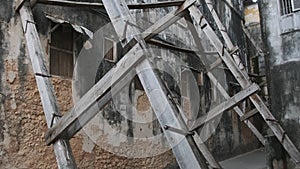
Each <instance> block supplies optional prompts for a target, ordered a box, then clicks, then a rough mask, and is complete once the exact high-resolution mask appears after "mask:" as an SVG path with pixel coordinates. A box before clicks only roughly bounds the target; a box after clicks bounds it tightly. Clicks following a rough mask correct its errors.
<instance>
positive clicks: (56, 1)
mask: <svg viewBox="0 0 300 169" xmlns="http://www.w3.org/2000/svg"><path fill="white" fill-rule="evenodd" d="M183 2H184V1H183V0H178V1H167V2H152V3H133V4H128V7H129V9H146V8H164V7H171V6H179V5H181V4H183ZM38 3H41V4H47V5H57V6H66V7H87V8H104V5H103V3H96V2H74V1H66V0H38Z"/></svg>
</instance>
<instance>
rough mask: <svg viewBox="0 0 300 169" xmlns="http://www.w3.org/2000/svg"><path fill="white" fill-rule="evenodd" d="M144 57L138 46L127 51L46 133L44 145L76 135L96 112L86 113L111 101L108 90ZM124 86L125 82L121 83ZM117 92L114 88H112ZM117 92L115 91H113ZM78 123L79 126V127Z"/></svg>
mask: <svg viewBox="0 0 300 169" xmlns="http://www.w3.org/2000/svg"><path fill="white" fill-rule="evenodd" d="M144 59H145V57H144V55H143V53H142V52H141V51H139V48H138V46H135V47H134V48H133V49H132V50H131V51H129V52H128V53H127V54H126V55H125V56H124V57H123V58H122V59H121V60H120V61H119V62H118V63H117V64H116V65H115V66H114V67H113V68H112V69H111V70H110V71H109V72H108V73H106V74H105V75H104V77H102V78H101V79H100V80H99V81H98V82H97V83H96V84H95V85H94V86H93V87H92V88H91V89H90V90H89V91H88V92H87V93H86V94H85V95H84V96H83V97H82V98H81V99H80V100H79V101H78V103H76V104H75V106H74V108H72V109H71V111H70V112H68V113H67V114H66V115H64V116H63V117H62V118H61V120H60V121H59V122H58V123H57V125H55V126H54V127H52V128H51V129H49V130H48V132H47V133H46V143H47V144H51V143H52V142H53V141H55V140H57V139H59V138H60V137H66V138H70V137H72V136H73V135H74V134H75V133H77V132H78V131H79V130H80V129H81V128H82V127H83V126H84V125H85V124H86V123H88V122H89V120H90V119H91V118H92V117H94V116H95V115H96V114H97V112H95V111H88V110H89V109H90V108H91V107H93V106H94V105H96V103H98V106H99V107H103V106H105V104H106V103H107V102H108V101H109V100H110V99H111V97H112V96H111V95H108V94H107V93H110V90H111V89H112V88H113V87H114V86H116V85H117V83H119V82H120V80H121V79H122V78H124V77H126V74H127V73H129V72H130V71H131V70H132V69H133V68H134V67H135V66H136V65H137V64H138V63H140V62H141V61H142V60H144ZM131 78H133V77H131ZM123 84H124V85H126V82H123ZM113 89H114V90H117V89H116V88H113ZM114 92H117V91H114ZM79 123H80V125H79Z"/></svg>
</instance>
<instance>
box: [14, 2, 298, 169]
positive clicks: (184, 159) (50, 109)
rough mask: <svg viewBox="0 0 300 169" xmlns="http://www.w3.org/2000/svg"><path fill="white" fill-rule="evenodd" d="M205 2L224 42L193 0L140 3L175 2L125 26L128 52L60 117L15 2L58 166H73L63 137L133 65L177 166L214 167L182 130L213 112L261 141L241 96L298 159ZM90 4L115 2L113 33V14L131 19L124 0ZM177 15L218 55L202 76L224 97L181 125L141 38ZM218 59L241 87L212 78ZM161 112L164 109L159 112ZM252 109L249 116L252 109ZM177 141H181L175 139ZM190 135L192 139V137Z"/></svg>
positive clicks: (28, 24)
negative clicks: (236, 119)
mask: <svg viewBox="0 0 300 169" xmlns="http://www.w3.org/2000/svg"><path fill="white" fill-rule="evenodd" d="M205 1H206V4H207V5H208V7H209V9H210V10H211V12H212V15H213V18H214V20H215V21H216V23H217V25H218V28H219V29H220V30H221V33H222V36H223V38H224V39H225V43H226V46H225V45H224V44H222V42H221V41H220V39H219V38H218V37H217V35H216V34H215V32H214V31H213V29H212V28H211V27H210V25H209V24H208V22H207V21H206V19H205V18H204V16H203V15H202V13H201V12H200V11H199V10H198V8H197V7H196V4H197V5H198V4H199V2H198V1H197V0H186V1H176V2H172V3H171V2H168V3H163V2H162V3H158V4H146V5H145V6H147V5H148V6H147V7H148V8H151V7H163V6H170V5H171V6H173V5H179V4H180V6H179V7H178V9H177V10H174V11H172V12H171V13H169V14H167V15H166V16H165V17H163V18H162V19H160V20H159V21H157V22H156V23H155V24H153V25H152V26H151V27H149V28H148V29H147V30H146V31H144V33H142V34H140V32H139V31H138V30H136V29H135V28H130V29H129V30H128V31H129V32H128V34H127V36H130V35H136V34H138V35H139V36H133V39H127V42H126V43H123V44H122V45H123V47H124V48H128V51H127V53H126V54H125V56H124V57H123V58H122V59H121V60H120V61H119V62H118V63H117V65H116V66H115V67H114V68H112V69H111V70H110V71H109V72H108V73H107V74H106V75H105V76H104V77H103V78H102V79H101V80H100V81H98V82H97V83H96V84H95V86H94V87H92V88H91V89H90V90H89V91H88V92H87V93H86V94H85V95H84V96H83V97H82V98H81V99H80V101H79V102H78V103H77V104H76V105H75V106H74V108H72V109H71V110H70V112H68V113H67V114H66V115H64V116H63V117H62V118H61V119H59V117H60V116H61V115H60V114H59V111H58V108H57V105H56V100H55V96H54V93H53V88H52V86H51V83H50V80H49V77H50V76H49V74H48V71H47V69H46V67H45V65H44V60H43V59H44V53H43V49H42V47H41V44H40V40H39V38H38V34H37V31H36V27H35V25H34V21H33V17H32V12H31V9H30V4H29V1H19V4H20V5H18V6H17V9H19V10H20V11H19V12H20V15H21V19H22V26H23V30H24V33H25V37H26V40H27V46H28V49H29V50H28V51H29V55H30V58H31V62H32V65H33V69H34V72H35V75H36V81H37V85H38V88H39V91H40V95H41V100H42V104H43V108H44V112H45V116H46V120H47V124H48V127H49V128H50V129H49V131H48V132H47V134H46V143H47V144H48V145H49V144H52V143H53V144H54V150H55V154H56V157H57V162H58V166H59V168H76V164H75V161H74V158H73V156H72V151H71V149H70V146H69V143H68V139H70V138H71V137H72V136H73V135H75V134H76V133H77V132H78V131H79V130H80V129H81V128H82V127H83V126H84V125H85V124H86V123H88V122H89V121H90V120H91V119H92V118H93V117H94V116H95V115H96V114H97V111H92V108H93V107H94V106H99V107H100V108H102V107H103V106H105V104H107V103H108V102H109V101H110V100H111V98H112V95H111V92H110V90H111V89H112V88H113V87H114V90H117V91H118V90H120V88H122V85H125V84H126V83H127V82H129V81H130V80H131V79H132V77H133V75H132V71H134V70H135V71H136V73H137V74H138V76H139V78H140V80H141V82H142V84H143V86H144V87H145V86H147V87H148V88H145V91H146V93H147V95H148V97H149V100H150V103H151V105H152V106H153V109H154V111H155V113H156V115H157V116H161V115H163V116H161V118H160V119H159V121H160V123H161V126H162V127H163V130H164V133H165V135H166V137H167V139H168V140H169V142H170V144H171V146H175V147H173V152H174V155H175V156H176V159H177V161H178V163H179V165H180V166H181V167H182V168H184V167H189V168H190V167H192V168H207V165H206V164H205V161H204V159H205V160H207V161H208V162H209V165H210V166H212V167H214V168H221V167H220V165H219V164H218V163H217V162H216V161H215V160H214V158H213V156H212V155H211V154H210V152H209V151H208V149H207V147H206V146H205V145H204V144H203V142H202V141H201V138H200V137H199V135H197V133H196V134H195V135H193V136H192V135H190V134H188V133H189V132H190V131H193V130H194V129H196V128H198V127H201V126H202V125H203V124H204V123H205V122H207V121H209V120H212V119H213V118H214V117H217V116H218V115H219V114H221V113H222V112H223V111H225V110H228V109H230V108H232V107H233V109H234V110H235V111H236V112H237V114H238V115H239V116H240V117H241V118H242V120H243V121H244V122H245V124H246V125H247V126H248V127H249V128H250V129H251V131H252V132H253V133H254V134H255V135H256V136H257V138H258V139H259V140H260V141H261V142H262V144H264V138H263V136H262V135H261V134H260V133H259V131H258V130H257V129H256V128H255V126H254V125H253V124H252V123H251V122H250V121H249V120H248V118H247V117H251V116H250V115H248V116H247V114H246V115H245V114H244V112H242V111H241V110H240V108H239V107H238V106H236V105H237V104H238V103H239V102H240V101H242V100H244V99H246V98H250V100H251V102H252V103H253V104H254V105H255V107H256V108H255V109H254V110H255V111H254V110H253V112H255V113H257V112H259V113H260V115H261V116H262V117H263V119H264V120H265V121H266V123H267V125H268V126H269V127H270V129H271V130H272V131H273V132H274V134H275V135H276V137H277V138H278V139H279V140H280V141H281V143H282V145H283V146H284V148H285V149H286V150H287V152H288V153H289V154H290V156H291V157H292V158H293V159H294V160H295V161H296V162H297V163H298V162H299V161H300V154H299V152H298V150H297V149H296V147H295V146H294V144H293V143H292V142H291V140H290V139H289V137H288V136H287V135H286V134H285V131H284V130H283V129H282V127H281V126H280V125H279V124H278V122H277V121H276V119H275V118H274V117H273V115H272V114H271V112H270V111H269V110H268V108H267V107H266V105H265V104H264V103H263V101H262V99H261V98H260V97H259V96H258V95H257V94H256V91H257V90H258V89H259V88H258V86H257V85H255V84H253V83H252V82H251V81H249V77H248V75H247V74H246V72H245V70H244V68H243V65H242V64H241V62H240V60H239V57H238V55H237V53H236V51H237V50H235V49H234V46H233V44H232V42H231V41H230V39H229V36H228V34H227V32H226V30H225V28H224V26H223V25H222V23H221V22H220V20H219V18H218V16H217V15H216V13H215V12H214V10H213V7H212V6H211V2H210V0H205ZM38 2H40V3H47V4H52V5H58V4H59V3H60V5H62V3H63V4H64V5H66V6H70V4H68V2H70V1H68V2H65V1H62V0H49V1H47V0H39V1H38ZM72 3H73V4H71V5H77V6H82V5H86V6H89V5H91V4H76V3H75V2H72ZM74 3H75V4H74ZM92 5H95V4H92ZM96 5H98V7H100V6H101V7H103V6H104V7H105V8H107V9H110V8H109V7H110V6H111V5H114V6H118V7H119V11H118V10H115V11H111V10H107V11H108V14H109V16H110V18H111V19H112V22H113V25H114V27H115V29H116V32H120V31H117V30H118V29H119V28H120V27H118V26H116V25H115V23H116V22H118V23H119V24H121V25H122V26H121V28H124V27H125V26H126V23H125V22H124V20H123V21H122V20H114V19H113V18H115V16H118V15H120V16H121V18H122V19H127V21H131V22H132V20H131V19H132V18H131V16H130V13H129V8H128V7H130V6H127V5H126V4H125V2H124V1H119V0H103V4H96ZM149 5H150V6H149ZM151 5H152V6H151ZM145 6H144V7H145ZM90 7H95V6H90ZM130 8H138V7H137V6H135V7H134V5H132V6H131V7H130ZM120 9H121V10H120ZM188 14H190V15H188ZM182 17H185V19H187V20H188V21H195V22H189V24H188V28H189V29H190V31H191V32H192V35H193V38H194V40H195V42H196V45H197V47H198V49H199V52H200V53H201V51H203V50H201V49H203V47H202V46H201V42H200V38H199V36H198V34H199V33H200V32H202V31H203V32H204V33H205V34H206V35H207V38H208V39H209V40H210V42H211V43H212V44H213V45H214V47H215V49H216V51H217V52H218V54H219V56H220V59H219V60H217V61H216V62H215V63H213V64H212V65H206V66H207V68H208V70H207V75H208V77H209V78H210V80H211V81H212V82H213V84H214V85H215V86H216V87H217V89H218V90H219V91H220V93H221V94H222V95H223V96H224V97H225V99H227V100H226V101H225V102H224V103H222V104H221V105H219V106H217V107H216V108H214V109H212V110H211V111H209V112H208V114H207V116H205V117H203V118H200V119H197V120H196V121H195V122H194V123H193V124H192V125H187V126H186V124H184V123H183V120H182V119H181V118H177V117H176V115H177V114H180V111H179V110H178V109H180V108H179V107H178V105H174V104H172V103H173V102H172V101H171V100H170V98H168V97H166V90H165V89H164V86H163V85H161V82H160V80H159V79H158V78H157V77H156V75H155V73H154V72H153V70H152V66H151V63H150V62H149V61H148V59H147V53H150V54H151V51H145V50H146V43H145V41H148V40H150V39H151V38H152V37H153V36H155V35H157V34H158V33H160V32H161V31H163V30H165V29H166V28H167V27H169V26H170V25H172V24H173V23H175V22H176V21H178V20H179V19H180V18H182ZM191 23H193V24H191ZM119 37H120V40H122V38H124V37H123V36H122V35H121V34H119ZM202 55H203V53H202ZM201 59H203V62H204V63H205V57H204V58H203V57H201ZM222 62H223V63H224V64H225V65H226V66H227V67H228V68H229V70H230V71H231V73H232V74H233V76H234V77H235V78H236V80H237V81H238V83H239V84H240V86H241V87H242V88H243V90H242V91H240V92H239V93H238V94H236V95H235V96H232V97H230V96H229V95H228V93H227V92H226V90H225V89H224V88H223V87H222V86H221V85H220V84H219V83H218V82H217V79H216V78H215V77H214V75H213V74H212V73H211V72H210V71H211V69H213V68H215V67H217V66H218V65H219V64H221V63H222ZM145 68H146V69H145ZM112 76H114V78H112ZM154 89H158V91H159V92H158V93H156V94H155V98H157V96H158V98H161V99H160V100H159V102H157V101H155V99H153V93H151V91H152V90H154ZM117 91H116V92H117ZM161 103H165V104H164V105H167V110H162V109H160V108H161ZM162 112H164V113H163V114H162ZM253 112H252V115H253V114H254V113H253ZM174 121H175V123H174ZM169 122H172V123H169ZM172 128H173V129H177V130H179V131H181V132H185V133H186V134H179V133H178V132H177V133H176V132H174V131H175V130H173V131H172V130H171V129H172ZM174 138H175V140H177V142H176V141H175V142H174V141H173V142H172V141H171V140H172V139H174ZM179 140H180V141H181V140H183V141H181V142H179ZM195 140H197V141H196V142H195ZM197 146H198V148H199V149H200V151H198V149H197ZM203 156H204V157H203Z"/></svg>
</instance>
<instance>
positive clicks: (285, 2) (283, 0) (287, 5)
mask: <svg viewBox="0 0 300 169" xmlns="http://www.w3.org/2000/svg"><path fill="white" fill-rule="evenodd" d="M279 2H280V12H281V15H287V14H290V13H292V12H293V7H292V0H279Z"/></svg>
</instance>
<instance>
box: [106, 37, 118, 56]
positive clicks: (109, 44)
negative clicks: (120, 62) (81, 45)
mask: <svg viewBox="0 0 300 169" xmlns="http://www.w3.org/2000/svg"><path fill="white" fill-rule="evenodd" d="M104 59H105V60H107V61H110V62H115V61H116V59H115V45H114V41H113V40H111V39H108V38H104Z"/></svg>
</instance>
